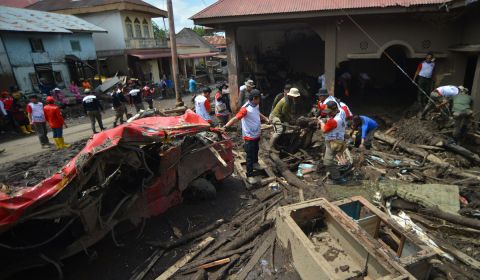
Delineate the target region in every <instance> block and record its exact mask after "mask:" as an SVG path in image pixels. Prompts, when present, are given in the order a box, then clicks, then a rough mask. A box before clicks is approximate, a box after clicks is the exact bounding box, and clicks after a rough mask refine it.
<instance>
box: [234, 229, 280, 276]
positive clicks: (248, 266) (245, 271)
mask: <svg viewBox="0 0 480 280" xmlns="http://www.w3.org/2000/svg"><path fill="white" fill-rule="evenodd" d="M275 238H276V233H275V230H272V231H270V233H269V234H268V236H267V238H265V240H264V241H263V243H262V245H261V246H260V247H259V248H258V249H257V251H255V253H254V254H253V256H252V257H251V258H250V260H249V261H248V263H247V264H246V265H245V266H244V267H243V268H242V270H240V272H239V273H238V274H237V275H236V277H235V279H236V280H244V279H245V278H247V276H248V274H249V273H250V271H251V270H252V269H253V268H254V267H255V265H256V264H258V261H259V260H260V258H261V257H262V256H263V255H264V254H265V252H267V250H268V248H270V247H271V246H272V245H273V242H274V241H275Z"/></svg>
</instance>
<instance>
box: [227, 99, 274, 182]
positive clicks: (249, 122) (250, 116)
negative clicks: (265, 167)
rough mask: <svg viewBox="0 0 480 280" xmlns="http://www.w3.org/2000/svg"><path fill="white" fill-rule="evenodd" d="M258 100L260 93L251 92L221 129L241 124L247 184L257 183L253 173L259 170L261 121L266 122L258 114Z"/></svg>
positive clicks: (266, 119)
mask: <svg viewBox="0 0 480 280" xmlns="http://www.w3.org/2000/svg"><path fill="white" fill-rule="evenodd" d="M260 98H261V94H260V91H258V90H252V91H251V92H250V94H249V95H248V101H247V102H246V103H245V104H244V105H243V106H242V107H241V108H240V110H239V111H238V113H237V115H236V116H235V117H234V118H232V119H231V120H230V121H229V122H228V123H227V124H226V125H225V126H224V127H223V129H226V128H228V127H230V126H232V125H233V124H235V123H236V122H238V121H241V123H242V135H243V140H244V141H245V144H244V145H243V148H244V149H245V153H246V154H247V158H246V160H247V182H248V183H249V184H255V183H257V180H256V179H255V177H254V176H253V175H254V173H253V171H254V170H260V169H261V167H260V164H258V151H259V149H260V146H259V142H260V136H261V134H262V130H261V121H262V120H263V121H264V122H268V118H267V117H265V116H264V115H262V114H261V113H260Z"/></svg>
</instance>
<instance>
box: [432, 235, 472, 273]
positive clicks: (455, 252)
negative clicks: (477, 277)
mask: <svg viewBox="0 0 480 280" xmlns="http://www.w3.org/2000/svg"><path fill="white" fill-rule="evenodd" d="M430 238H431V239H432V240H433V241H435V243H437V245H438V246H439V247H440V248H442V249H443V250H445V251H446V252H447V253H450V254H452V255H453V256H454V257H455V258H457V259H458V260H459V261H461V262H462V263H464V264H466V265H469V266H471V267H472V268H473V269H475V270H480V262H479V261H477V260H476V259H474V258H472V257H470V256H469V255H467V254H465V253H463V252H461V251H460V250H458V249H456V248H455V247H453V246H452V245H450V244H448V243H446V242H445V240H440V239H438V238H436V237H434V236H430Z"/></svg>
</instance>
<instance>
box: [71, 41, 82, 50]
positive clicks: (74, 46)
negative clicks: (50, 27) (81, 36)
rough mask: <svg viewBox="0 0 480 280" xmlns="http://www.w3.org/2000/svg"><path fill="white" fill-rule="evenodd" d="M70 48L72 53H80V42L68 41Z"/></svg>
mask: <svg viewBox="0 0 480 280" xmlns="http://www.w3.org/2000/svg"><path fill="white" fill-rule="evenodd" d="M70 46H71V47H72V51H76V52H80V51H82V48H81V46H80V41H73V40H72V41H70Z"/></svg>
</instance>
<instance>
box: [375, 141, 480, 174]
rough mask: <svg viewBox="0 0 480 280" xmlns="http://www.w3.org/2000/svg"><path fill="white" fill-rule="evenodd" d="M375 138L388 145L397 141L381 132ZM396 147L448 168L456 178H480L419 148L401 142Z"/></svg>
mask: <svg viewBox="0 0 480 280" xmlns="http://www.w3.org/2000/svg"><path fill="white" fill-rule="evenodd" d="M375 138H376V139H378V140H381V141H383V142H385V143H388V144H390V145H395V144H396V143H397V142H398V141H397V139H395V138H393V137H391V136H388V135H385V134H383V133H381V132H378V131H377V132H375ZM397 145H398V147H400V148H401V149H402V150H404V151H406V152H408V153H410V154H413V155H417V156H420V157H422V158H425V159H427V160H428V161H430V162H432V163H435V164H438V165H439V166H441V167H445V168H450V170H451V171H452V173H453V174H455V175H457V176H461V177H467V178H475V179H477V180H480V176H477V175H474V174H470V173H468V172H464V171H463V170H461V169H459V168H456V167H454V166H452V165H451V164H449V163H448V162H445V161H443V160H442V159H440V158H439V157H437V156H435V155H432V154H429V153H428V152H427V151H425V150H422V149H419V148H415V147H412V146H411V145H409V144H407V143H402V141H400V142H398V143H397Z"/></svg>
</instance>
